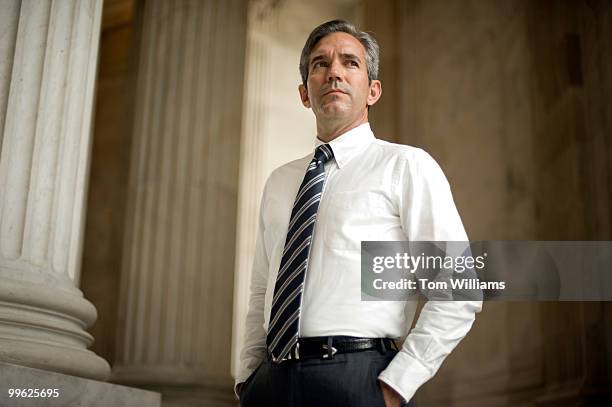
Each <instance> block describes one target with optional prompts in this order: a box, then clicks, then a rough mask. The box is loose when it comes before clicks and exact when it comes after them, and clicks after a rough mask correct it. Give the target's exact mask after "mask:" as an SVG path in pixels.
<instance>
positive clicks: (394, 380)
mask: <svg viewBox="0 0 612 407" xmlns="http://www.w3.org/2000/svg"><path fill="white" fill-rule="evenodd" d="M434 373H435V372H431V371H430V370H429V369H427V368H426V367H425V366H423V364H421V362H419V361H418V360H416V359H414V358H412V357H410V355H409V354H407V353H406V352H399V353H398V354H396V355H395V357H394V358H393V360H392V361H391V363H389V365H388V366H387V368H386V369H385V370H383V371H382V372H381V373H380V375H378V378H379V379H380V380H382V381H383V382H385V383H386V384H388V385H389V387H391V388H392V389H393V390H395V391H396V392H397V393H398V394H399V395H400V396H402V398H403V399H404V400H406V402H409V401H410V399H412V398H413V397H414V394H415V393H416V391H417V389H418V388H419V387H421V386H422V385H423V384H424V383H425V382H426V381H427V380H429V379H431V377H432V376H433V374H434Z"/></svg>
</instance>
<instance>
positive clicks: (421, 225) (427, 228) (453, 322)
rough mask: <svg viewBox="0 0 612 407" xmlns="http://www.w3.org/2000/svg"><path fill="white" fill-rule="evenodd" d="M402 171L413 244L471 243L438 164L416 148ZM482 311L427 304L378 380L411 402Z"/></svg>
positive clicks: (465, 305) (478, 304)
mask: <svg viewBox="0 0 612 407" xmlns="http://www.w3.org/2000/svg"><path fill="white" fill-rule="evenodd" d="M401 171H402V173H401V174H400V176H399V177H398V179H399V185H398V188H397V193H398V196H397V198H398V202H399V208H400V210H399V213H400V218H401V223H402V228H403V229H404V232H405V233H406V236H407V237H408V240H410V241H465V242H467V240H468V238H467V235H466V233H465V229H464V228H463V224H462V222H461V218H460V216H459V213H458V212H457V208H456V207H455V203H454V201H453V197H452V194H451V190H450V186H449V184H448V181H447V179H446V177H445V176H444V173H443V172H442V169H441V168H440V166H439V165H438V164H437V163H436V161H435V160H434V159H433V158H432V157H431V156H430V155H429V154H427V153H426V152H425V151H423V150H420V149H417V150H416V151H415V154H414V156H411V157H409V158H406V159H405V161H404V163H403V165H402V166H401ZM481 308H482V301H428V302H426V303H425V305H424V307H423V309H422V310H421V313H420V315H419V318H418V320H417V322H416V325H415V327H414V328H413V329H412V331H411V332H410V334H409V335H408V336H407V337H406V340H405V341H404V344H403V346H402V349H401V350H400V352H399V353H398V354H397V355H396V356H395V357H394V358H393V360H392V361H391V363H390V364H389V365H388V366H387V368H386V369H385V370H383V371H382V372H381V373H380V375H379V379H380V380H382V381H384V382H385V383H386V384H388V385H389V386H390V387H392V388H393V389H394V390H395V391H397V392H398V393H399V394H400V395H401V396H402V397H403V398H404V399H405V400H410V399H411V398H412V397H413V396H414V394H415V392H416V391H417V389H418V388H419V387H421V386H422V385H423V384H424V383H425V382H426V381H427V380H429V379H430V378H432V377H433V376H434V374H435V373H436V372H437V371H438V369H439V368H440V366H441V365H442V362H443V361H444V359H445V358H446V357H447V356H448V354H450V352H451V351H452V350H453V349H454V348H455V347H456V346H457V344H458V343H459V342H460V341H461V339H463V338H464V337H465V335H466V334H467V332H468V331H469V330H470V328H471V327H472V323H473V322H474V318H475V314H476V313H477V312H480V310H481Z"/></svg>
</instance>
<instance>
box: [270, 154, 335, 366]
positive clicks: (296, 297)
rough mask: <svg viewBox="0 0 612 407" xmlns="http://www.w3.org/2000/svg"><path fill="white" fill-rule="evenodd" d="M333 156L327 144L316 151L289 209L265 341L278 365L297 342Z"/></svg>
mask: <svg viewBox="0 0 612 407" xmlns="http://www.w3.org/2000/svg"><path fill="white" fill-rule="evenodd" d="M333 156H334V154H333V152H332V149H331V147H330V146H329V144H322V145H320V146H319V147H317V148H316V150H315V154H314V158H313V159H312V161H311V162H310V164H309V165H308V168H307V170H306V175H304V180H303V181H302V184H301V185H300V189H299V191H298V194H297V197H296V198H295V202H294V204H293V209H292V210H291V220H290V221H289V227H288V228H287V239H286V240H285V249H284V251H283V256H282V258H281V263H280V268H279V271H278V276H277V278H276V285H275V286H274V297H272V310H271V312H270V324H269V325H268V336H267V338H266V344H267V346H268V350H269V351H270V353H271V355H272V358H273V360H274V361H275V362H278V363H280V362H282V361H283V360H285V359H287V358H290V357H291V356H290V352H291V350H292V348H293V346H294V345H295V344H296V343H297V340H298V330H299V325H300V304H301V300H302V292H303V291H304V280H305V278H306V270H307V268H308V259H309V254H310V246H311V243H312V237H313V232H314V227H315V222H316V219H317V210H318V209H319V202H320V201H321V194H322V193H323V183H324V182H325V168H324V164H325V162H327V161H328V160H330V159H331V158H332V157H333ZM287 355H289V357H287Z"/></svg>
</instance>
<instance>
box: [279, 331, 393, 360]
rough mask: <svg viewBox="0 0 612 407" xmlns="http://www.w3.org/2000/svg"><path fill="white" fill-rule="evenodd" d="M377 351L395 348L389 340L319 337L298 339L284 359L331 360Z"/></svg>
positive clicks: (383, 351) (382, 351)
mask: <svg viewBox="0 0 612 407" xmlns="http://www.w3.org/2000/svg"><path fill="white" fill-rule="evenodd" d="M372 349H375V350H378V351H380V352H381V353H385V352H386V351H387V349H395V350H397V346H396V345H395V342H393V340H392V339H389V338H356V337H353V336H321V337H310V338H299V339H298V342H297V344H296V345H295V346H293V348H292V349H291V351H290V352H289V354H288V355H287V357H286V359H283V360H302V359H311V358H319V359H333V358H334V355H337V354H340V353H351V352H362V351H366V350H372Z"/></svg>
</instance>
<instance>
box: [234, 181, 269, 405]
mask: <svg viewBox="0 0 612 407" xmlns="http://www.w3.org/2000/svg"><path fill="white" fill-rule="evenodd" d="M267 184H268V183H266V187H265V188H264V193H263V196H262V199H261V205H260V209H259V226H258V231H257V242H256V244H255V256H254V258H253V267H252V271H251V285H250V297H249V310H248V312H247V316H246V322H245V342H244V347H243V348H242V351H241V352H240V368H239V369H238V374H237V375H236V380H235V385H234V392H235V393H236V396H237V395H238V394H237V392H236V388H237V386H238V384H240V383H243V382H245V381H246V380H247V379H248V377H249V376H250V375H251V373H253V372H254V371H255V369H256V368H257V366H259V364H260V363H261V361H262V360H263V359H264V358H265V355H266V331H265V329H264V302H265V296H266V287H267V281H268V262H269V260H268V255H267V252H266V249H265V246H264V245H265V244H264V231H265V225H264V220H263V215H264V205H265V202H266V190H267Z"/></svg>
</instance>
